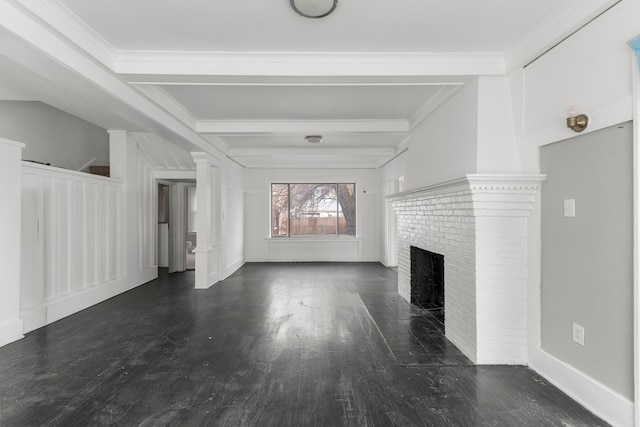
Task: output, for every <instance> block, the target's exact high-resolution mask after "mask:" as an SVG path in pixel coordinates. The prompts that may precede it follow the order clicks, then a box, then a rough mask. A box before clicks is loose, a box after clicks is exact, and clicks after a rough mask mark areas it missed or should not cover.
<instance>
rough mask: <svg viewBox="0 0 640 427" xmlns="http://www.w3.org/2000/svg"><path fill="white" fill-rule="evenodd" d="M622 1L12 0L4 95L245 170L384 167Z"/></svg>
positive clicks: (1, 57)
mask: <svg viewBox="0 0 640 427" xmlns="http://www.w3.org/2000/svg"><path fill="white" fill-rule="evenodd" d="M613 3H615V0H607V1H603V0H537V1H535V2H532V1H523V0H485V1H482V2H480V1H477V0H457V1H456V0H449V1H442V0H438V1H436V0H396V1H393V2H391V1H375V0H339V1H338V7H337V9H336V10H335V12H334V13H333V14H332V15H330V16H328V17H326V18H322V19H317V20H313V19H307V18H303V17H300V16H299V15H297V14H296V13H295V12H294V11H293V10H292V9H291V8H290V6H289V0H245V1H232V0H227V1H210V0H181V1H179V2H178V1H167V0H164V1H158V0H136V1H134V2H132V1H130V0H129V1H125V0H109V1H100V0H12V1H11V0H10V1H7V2H0V66H2V73H0V99H34V100H41V101H43V102H46V103H48V104H51V105H53V106H56V107H58V108H61V109H63V110H65V111H68V112H70V113H71V114H75V115H78V116H80V117H83V118H85V119H87V120H89V121H92V122H94V123H96V124H98V125H100V126H104V127H109V128H124V129H127V130H131V131H147V132H150V133H155V134H157V135H159V136H160V137H162V138H165V139H167V140H170V141H172V142H175V143H176V144H178V145H179V146H181V147H183V148H186V149H187V150H191V151H208V152H210V153H211V154H213V155H215V156H218V157H221V156H229V157H231V158H233V159H234V160H235V161H237V162H238V163H241V164H243V165H247V166H265V165H275V166H281V167H289V166H291V167H294V166H298V167H299V166H303V165H311V164H313V159H314V158H315V159H319V160H321V161H323V162H324V163H323V164H326V165H330V164H332V165H334V166H336V167H348V166H355V167H375V166H379V165H381V164H383V163H384V162H386V161H388V160H389V159H390V158H392V157H393V156H394V155H396V154H397V153H399V152H401V151H402V150H404V149H405V148H406V146H407V143H408V138H409V137H410V133H411V129H412V128H413V127H414V126H416V125H417V124H418V123H419V122H420V121H421V120H423V119H424V118H425V117H426V116H428V115H429V113H430V112H432V111H433V110H434V109H435V108H437V106H438V105H439V104H440V103H442V102H443V101H444V100H446V99H447V97H448V96H450V95H451V94H452V93H453V92H454V91H455V90H456V89H457V88H458V87H459V86H460V85H463V84H465V83H467V82H469V81H470V80H471V79H473V78H474V77H476V76H480V75H504V74H505V73H506V72H508V71H509V70H510V69H512V68H513V67H517V66H522V65H523V64H524V63H526V62H527V61H530V60H532V59H533V58H535V57H536V55H538V54H540V53H541V52H543V51H544V50H545V49H547V48H549V47H550V46H552V45H553V43H555V42H557V41H558V40H560V39H561V38H563V37H565V36H566V35H567V34H569V33H570V32H571V31H572V30H574V29H575V28H578V27H579V26H580V25H582V24H584V23H585V22H586V21H587V20H589V19H590V18H592V17H593V16H595V15H596V14H597V13H599V12H601V11H602V10H604V9H605V8H606V7H608V6H610V5H611V4H613ZM308 134H322V135H323V136H324V142H323V143H322V145H321V146H309V145H306V144H305V142H304V136H305V135H308ZM148 149H149V148H148V146H147V150H148Z"/></svg>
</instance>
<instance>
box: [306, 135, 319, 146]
mask: <svg viewBox="0 0 640 427" xmlns="http://www.w3.org/2000/svg"><path fill="white" fill-rule="evenodd" d="M304 140H305V141H307V143H308V144H319V143H321V142H322V135H307V136H305V137H304Z"/></svg>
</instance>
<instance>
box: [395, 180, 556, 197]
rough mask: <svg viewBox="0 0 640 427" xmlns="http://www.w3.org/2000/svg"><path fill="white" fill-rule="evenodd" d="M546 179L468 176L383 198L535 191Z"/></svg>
mask: <svg viewBox="0 0 640 427" xmlns="http://www.w3.org/2000/svg"><path fill="white" fill-rule="evenodd" d="M546 178H547V176H546V175H544V174H523V175H515V174H468V175H465V176H464V177H462V178H458V179H453V180H451V181H445V182H441V183H438V184H433V185H428V186H426V187H421V188H416V189H414V190H408V191H403V192H401V193H394V194H390V195H388V196H385V198H386V199H387V200H389V201H391V202H396V201H401V200H409V199H415V198H419V197H421V196H425V195H427V194H431V193H434V192H441V191H444V190H448V189H452V188H456V187H465V188H467V189H470V190H515V191H518V190H535V191H537V190H538V189H539V188H540V185H541V184H542V183H543V182H544V180H545V179H546Z"/></svg>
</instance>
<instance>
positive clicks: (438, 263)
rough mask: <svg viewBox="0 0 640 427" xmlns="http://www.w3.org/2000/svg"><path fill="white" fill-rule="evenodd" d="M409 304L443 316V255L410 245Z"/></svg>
mask: <svg viewBox="0 0 640 427" xmlns="http://www.w3.org/2000/svg"><path fill="white" fill-rule="evenodd" d="M410 260H411V304H414V305H417V306H418V307H421V308H423V309H426V310H429V311H434V312H438V311H440V312H441V313H442V317H444V255H440V254H437V253H434V252H430V251H426V250H424V249H420V248H417V247H415V246H411V248H410Z"/></svg>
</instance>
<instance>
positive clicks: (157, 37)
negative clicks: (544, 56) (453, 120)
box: [59, 0, 575, 52]
mask: <svg viewBox="0 0 640 427" xmlns="http://www.w3.org/2000/svg"><path fill="white" fill-rule="evenodd" d="M59 1H60V3H62V4H63V5H64V6H66V7H67V8H68V9H69V10H70V11H71V12H72V13H74V14H75V15H76V16H78V17H79V18H80V19H81V20H83V21H84V22H85V23H86V24H88V25H89V26H90V27H91V28H93V30H95V31H96V32H97V33H98V34H99V35H100V36H101V37H102V38H104V39H105V40H106V41H107V42H108V43H110V44H111V45H112V46H114V47H115V48H116V49H117V50H152V51H218V52H503V51H505V50H506V49H509V48H510V47H511V46H512V45H514V44H517V43H518V42H522V40H524V38H525V36H526V34H527V32H529V31H530V30H531V29H532V28H533V27H534V26H536V25H537V24H539V23H540V22H542V21H544V20H545V19H548V18H551V17H553V16H554V11H556V10H557V9H558V8H561V7H563V6H566V5H568V4H575V1H573V0H536V1H523V0H485V1H477V0H458V1H442V0H404V1H371V0H349V1H340V2H339V3H338V7H337V9H336V10H335V11H334V12H333V13H332V14H331V15H329V16H328V17H325V18H321V19H315V20H310V19H306V18H303V17H300V16H299V15H298V14H297V13H296V12H294V11H293V10H292V8H291V7H290V5H289V1H288V0H277V1H264V0H246V1H231V0H227V1H211V0H181V1H157V0H136V1H130V0H109V1H97V0H90V1H88V0H59Z"/></svg>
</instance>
